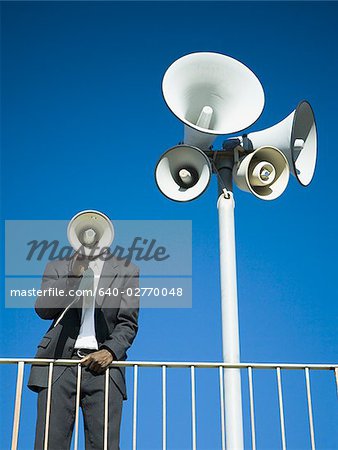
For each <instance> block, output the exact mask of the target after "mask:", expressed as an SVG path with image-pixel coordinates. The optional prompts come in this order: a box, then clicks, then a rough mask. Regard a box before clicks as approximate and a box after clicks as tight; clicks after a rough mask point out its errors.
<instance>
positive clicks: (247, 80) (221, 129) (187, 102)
mask: <svg viewBox="0 0 338 450" xmlns="http://www.w3.org/2000/svg"><path fill="white" fill-rule="evenodd" d="M162 92H163V96H164V100H165V101H166V103H167V105H168V107H169V108H170V110H171V111H172V112H173V113H174V114H175V116H177V117H178V118H179V119H180V120H181V121H182V122H183V123H184V124H185V131H184V143H185V144H187V145H192V146H196V147H198V148H201V149H204V150H205V149H207V148H209V147H210V146H211V144H212V142H213V141H214V139H215V138H216V137H217V135H222V134H228V133H235V132H237V131H239V130H243V129H245V128H247V127H248V126H250V125H252V124H253V123H254V122H255V121H256V120H257V119H258V117H259V116H260V115H261V113H262V110H263V107H264V91H263V88H262V85H261V83H260V82H259V80H258V78H257V77H256V75H255V74H254V73H253V72H252V71H251V70H250V69H249V68H248V67H246V66H245V65H244V64H242V63H241V62H239V61H237V60H236V59H234V58H230V56H226V55H222V54H220V53H210V52H202V53H192V54H189V55H186V56H183V57H182V58H180V59H178V60H176V61H175V62H174V63H173V64H172V65H171V66H170V67H169V68H168V70H167V71H166V73H165V75H164V77H163V82H162Z"/></svg>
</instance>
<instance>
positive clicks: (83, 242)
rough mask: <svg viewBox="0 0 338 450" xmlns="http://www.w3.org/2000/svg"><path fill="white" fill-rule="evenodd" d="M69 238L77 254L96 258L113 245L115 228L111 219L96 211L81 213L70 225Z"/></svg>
mask: <svg viewBox="0 0 338 450" xmlns="http://www.w3.org/2000/svg"><path fill="white" fill-rule="evenodd" d="M67 236H68V240H69V243H70V245H71V246H72V247H73V249H74V250H75V251H76V252H80V253H81V254H83V255H86V256H91V257H96V256H99V255H100V254H102V253H103V252H104V251H106V250H107V248H108V247H109V246H110V245H111V243H112V242H113V239H114V227H113V224H112V222H111V221H110V219H109V218H108V217H107V216H106V215H105V214H103V213H102V212H99V211H95V210H86V211H81V212H79V213H78V214H76V215H75V216H74V217H73V218H72V219H71V221H70V222H69V224H68V229H67Z"/></svg>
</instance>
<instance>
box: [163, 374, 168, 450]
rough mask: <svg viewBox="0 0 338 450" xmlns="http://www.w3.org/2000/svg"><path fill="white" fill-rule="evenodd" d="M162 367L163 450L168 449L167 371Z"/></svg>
mask: <svg viewBox="0 0 338 450" xmlns="http://www.w3.org/2000/svg"><path fill="white" fill-rule="evenodd" d="M166 369H167V368H166V366H162V449H163V450H166V448H167V370H166Z"/></svg>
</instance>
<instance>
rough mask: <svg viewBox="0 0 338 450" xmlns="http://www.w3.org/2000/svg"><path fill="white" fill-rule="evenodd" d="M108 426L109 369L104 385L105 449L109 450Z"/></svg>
mask: <svg viewBox="0 0 338 450" xmlns="http://www.w3.org/2000/svg"><path fill="white" fill-rule="evenodd" d="M108 426H109V369H107V370H106V373H105V384H104V429H103V449H104V450H108Z"/></svg>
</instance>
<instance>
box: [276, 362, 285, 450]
mask: <svg viewBox="0 0 338 450" xmlns="http://www.w3.org/2000/svg"><path fill="white" fill-rule="evenodd" d="M276 370H277V384H278V400H279V416H280V428H281V434H282V448H283V450H286V438H285V422H284V407H283V393H282V376H281V370H280V367H277V369H276Z"/></svg>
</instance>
